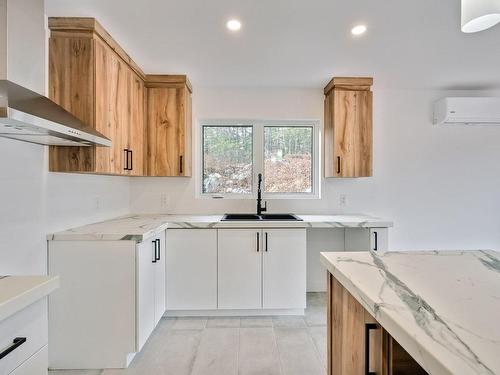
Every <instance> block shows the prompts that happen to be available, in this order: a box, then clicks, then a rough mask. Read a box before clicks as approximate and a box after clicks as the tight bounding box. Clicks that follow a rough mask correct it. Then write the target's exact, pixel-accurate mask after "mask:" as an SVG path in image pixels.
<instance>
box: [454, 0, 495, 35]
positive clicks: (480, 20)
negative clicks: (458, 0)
mask: <svg viewBox="0 0 500 375" xmlns="http://www.w3.org/2000/svg"><path fill="white" fill-rule="evenodd" d="M499 22H500V0H462V31H463V32H464V33H477V32H478V31H483V30H486V29H489V28H490V27H493V26H495V25H496V24H497V23H499Z"/></svg>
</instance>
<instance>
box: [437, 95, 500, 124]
mask: <svg viewBox="0 0 500 375" xmlns="http://www.w3.org/2000/svg"><path fill="white" fill-rule="evenodd" d="M434 124H437V125H446V124H466V125H500V98H492V97H488V98H485V97H453V98H444V99H441V100H439V101H438V102H436V104H435V105H434Z"/></svg>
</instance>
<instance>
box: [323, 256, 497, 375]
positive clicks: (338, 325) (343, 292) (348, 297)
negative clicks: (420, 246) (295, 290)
mask: <svg viewBox="0 0 500 375" xmlns="http://www.w3.org/2000/svg"><path fill="white" fill-rule="evenodd" d="M322 262H323V264H324V265H325V266H326V267H327V270H328V277H329V281H328V289H329V302H328V337H329V340H328V353H329V358H328V362H329V363H328V365H329V366H328V367H329V374H347V373H353V374H354V373H368V372H363V371H370V372H371V373H376V374H392V373H394V374H421V373H422V374H424V373H426V372H427V373H429V374H438V375H441V374H443V375H445V374H446V375H448V374H449V375H452V374H499V373H500V356H499V353H500V326H499V324H498V317H499V314H500V253H498V252H494V251H425V252H417V251H415V252H387V253H385V254H376V253H374V252H356V253H352V252H348V253H346V252H329V253H322ZM365 366H366V367H365Z"/></svg>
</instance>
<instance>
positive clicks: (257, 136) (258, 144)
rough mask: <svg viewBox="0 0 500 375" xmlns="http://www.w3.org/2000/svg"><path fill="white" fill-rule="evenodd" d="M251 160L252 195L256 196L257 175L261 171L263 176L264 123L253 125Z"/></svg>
mask: <svg viewBox="0 0 500 375" xmlns="http://www.w3.org/2000/svg"><path fill="white" fill-rule="evenodd" d="M253 153H254V155H253V160H254V179H253V188H254V189H253V190H254V196H255V197H257V185H258V179H257V176H258V174H259V173H262V176H263V178H264V179H265V176H264V125H263V124H260V123H256V124H255V125H254V150H253Z"/></svg>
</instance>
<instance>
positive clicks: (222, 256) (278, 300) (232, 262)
mask: <svg viewBox="0 0 500 375" xmlns="http://www.w3.org/2000/svg"><path fill="white" fill-rule="evenodd" d="M218 243H219V245H218V249H219V253H218V258H219V259H218V264H219V268H218V281H219V282H218V301H219V309H236V310H240V309H303V308H305V306H306V230H305V229H219V241H218Z"/></svg>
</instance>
